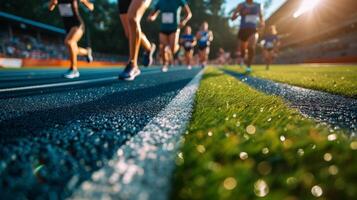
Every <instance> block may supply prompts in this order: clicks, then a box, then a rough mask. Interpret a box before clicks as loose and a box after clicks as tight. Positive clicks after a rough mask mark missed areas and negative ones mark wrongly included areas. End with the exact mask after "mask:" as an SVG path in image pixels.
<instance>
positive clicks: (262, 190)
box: [254, 179, 269, 197]
mask: <svg viewBox="0 0 357 200" xmlns="http://www.w3.org/2000/svg"><path fill="white" fill-rule="evenodd" d="M254 193H255V195H257V196H258V197H265V196H266V195H268V193H269V186H268V184H267V183H266V182H265V181H264V180H262V179H259V180H257V181H256V182H255V183H254Z"/></svg>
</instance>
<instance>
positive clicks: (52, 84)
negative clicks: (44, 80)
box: [0, 76, 118, 93]
mask: <svg viewBox="0 0 357 200" xmlns="http://www.w3.org/2000/svg"><path fill="white" fill-rule="evenodd" d="M116 79H118V77H117V76H113V77H107V78H98V79H91V80H83V81H72V82H65V83H51V84H43V85H31V86H24V87H15V88H5V89H0V93H2V92H16V91H26V90H33V89H44V88H53V87H61V86H70V85H80V84H87V83H97V82H103V81H110V80H116Z"/></svg>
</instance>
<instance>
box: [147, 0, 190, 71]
mask: <svg viewBox="0 0 357 200" xmlns="http://www.w3.org/2000/svg"><path fill="white" fill-rule="evenodd" d="M182 10H183V11H184V13H185V17H183V18H181V11H182ZM160 13H161V23H160V34H159V39H160V55H161V58H162V62H163V67H162V71H163V72H167V71H168V66H169V64H172V63H173V62H174V57H175V56H177V52H178V51H179V50H180V44H179V36H180V31H181V28H183V27H184V26H185V25H186V23H187V22H188V21H189V20H190V19H191V17H192V12H191V9H190V7H189V6H188V4H187V1H186V0H158V1H157V2H156V4H155V6H154V11H153V12H151V14H150V15H149V17H148V19H149V21H155V20H156V19H157V17H158V16H159V14H160Z"/></svg>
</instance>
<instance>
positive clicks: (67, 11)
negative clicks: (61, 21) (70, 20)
mask: <svg viewBox="0 0 357 200" xmlns="http://www.w3.org/2000/svg"><path fill="white" fill-rule="evenodd" d="M58 9H59V12H60V15H61V16H62V17H72V16H73V10H72V5H71V4H70V3H66V4H59V5H58Z"/></svg>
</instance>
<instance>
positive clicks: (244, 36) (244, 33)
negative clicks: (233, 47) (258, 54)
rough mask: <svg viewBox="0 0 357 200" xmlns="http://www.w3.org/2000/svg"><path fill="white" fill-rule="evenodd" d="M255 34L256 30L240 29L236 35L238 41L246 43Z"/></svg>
mask: <svg viewBox="0 0 357 200" xmlns="http://www.w3.org/2000/svg"><path fill="white" fill-rule="evenodd" d="M256 33H257V29H255V28H244V29H240V30H239V33H238V39H239V40H241V41H243V42H246V41H248V39H249V38H250V37H251V36H253V35H254V34H256Z"/></svg>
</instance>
